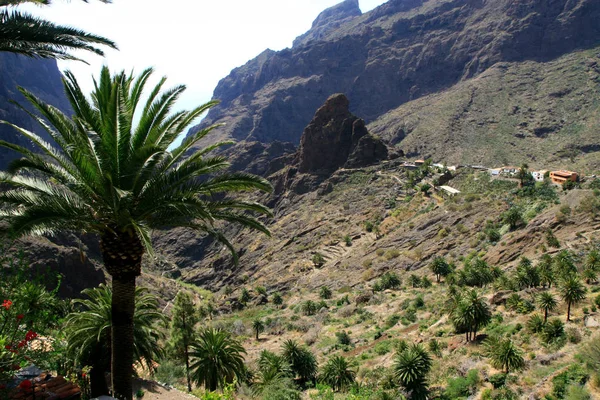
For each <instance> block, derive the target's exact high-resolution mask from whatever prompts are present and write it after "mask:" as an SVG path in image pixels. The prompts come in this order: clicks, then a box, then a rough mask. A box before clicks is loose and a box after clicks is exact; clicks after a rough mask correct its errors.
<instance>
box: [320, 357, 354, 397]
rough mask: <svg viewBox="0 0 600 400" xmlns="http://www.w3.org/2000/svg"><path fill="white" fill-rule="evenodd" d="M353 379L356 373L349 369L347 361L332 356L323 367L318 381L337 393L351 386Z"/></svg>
mask: <svg viewBox="0 0 600 400" xmlns="http://www.w3.org/2000/svg"><path fill="white" fill-rule="evenodd" d="M355 378H356V371H354V370H353V369H352V368H351V367H350V365H349V364H348V361H346V359H345V358H344V357H341V356H333V357H332V358H330V359H329V360H328V361H327V363H326V364H325V366H324V367H323V371H322V372H321V376H320V378H319V380H320V381H321V382H324V383H326V384H327V385H329V386H331V387H332V388H333V390H335V391H339V390H345V389H347V388H348V387H349V386H350V385H352V384H353V383H354V380H355Z"/></svg>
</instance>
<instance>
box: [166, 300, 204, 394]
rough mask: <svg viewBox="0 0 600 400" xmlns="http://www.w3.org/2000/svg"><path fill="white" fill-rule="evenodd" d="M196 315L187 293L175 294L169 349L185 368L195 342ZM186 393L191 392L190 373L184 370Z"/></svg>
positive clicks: (192, 302)
mask: <svg viewBox="0 0 600 400" xmlns="http://www.w3.org/2000/svg"><path fill="white" fill-rule="evenodd" d="M197 323H198V315H197V313H196V312H195V308H194V301H193V300H192V296H190V294H189V293H188V292H185V291H183V290H181V291H179V293H177V296H175V301H174V302H173V311H172V313H171V327H170V339H169V348H170V350H171V353H172V354H173V356H175V358H176V359H177V360H179V361H181V362H182V363H184V364H185V365H186V366H187V365H189V351H190V346H191V345H192V343H193V342H194V340H195V326H196V324H197ZM186 375H187V384H188V391H189V392H191V391H192V386H191V378H190V371H189V369H187V368H186Z"/></svg>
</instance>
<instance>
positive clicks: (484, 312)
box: [448, 288, 492, 342]
mask: <svg viewBox="0 0 600 400" xmlns="http://www.w3.org/2000/svg"><path fill="white" fill-rule="evenodd" d="M448 300H449V302H448V304H449V305H448V312H449V314H450V320H451V321H452V324H453V325H454V329H455V330H456V332H458V333H465V335H466V336H465V337H466V340H467V342H469V341H472V340H475V339H476V337H477V332H478V331H480V330H481V329H482V328H483V327H485V326H486V325H487V324H489V323H490V321H491V319H492V313H491V310H490V307H489V305H488V304H487V301H486V300H485V299H484V298H483V297H482V296H481V295H480V294H479V293H478V292H477V290H475V289H471V290H466V291H460V290H456V289H455V288H454V290H451V291H450V293H449V299H448Z"/></svg>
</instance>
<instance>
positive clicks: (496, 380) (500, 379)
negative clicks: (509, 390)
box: [488, 373, 506, 389]
mask: <svg viewBox="0 0 600 400" xmlns="http://www.w3.org/2000/svg"><path fill="white" fill-rule="evenodd" d="M488 380H489V381H490V383H491V384H492V386H493V387H494V389H499V388H501V387H502V386H504V384H505V383H506V374H505V373H499V374H494V375H491V376H490V377H489V378H488Z"/></svg>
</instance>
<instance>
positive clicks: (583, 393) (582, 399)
mask: <svg viewBox="0 0 600 400" xmlns="http://www.w3.org/2000/svg"><path fill="white" fill-rule="evenodd" d="M565 400H592V395H591V394H590V392H588V390H587V389H586V388H585V386H582V385H570V386H569V387H568V389H567V396H566V397H565Z"/></svg>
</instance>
